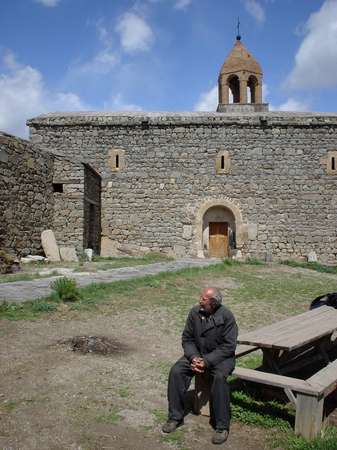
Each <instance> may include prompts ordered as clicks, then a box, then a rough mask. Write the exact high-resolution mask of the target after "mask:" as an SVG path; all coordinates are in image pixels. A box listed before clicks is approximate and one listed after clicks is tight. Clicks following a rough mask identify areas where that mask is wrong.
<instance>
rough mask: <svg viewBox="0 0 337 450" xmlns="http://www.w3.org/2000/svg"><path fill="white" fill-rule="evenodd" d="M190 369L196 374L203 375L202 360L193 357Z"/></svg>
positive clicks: (204, 365)
mask: <svg viewBox="0 0 337 450" xmlns="http://www.w3.org/2000/svg"><path fill="white" fill-rule="evenodd" d="M191 369H192V370H193V372H196V373H204V372H205V369H206V364H205V361H204V360H203V358H200V357H199V356H195V357H194V358H193V359H192V361H191Z"/></svg>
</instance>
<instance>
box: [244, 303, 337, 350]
mask: <svg viewBox="0 0 337 450" xmlns="http://www.w3.org/2000/svg"><path fill="white" fill-rule="evenodd" d="M331 309H333V308H331V307H326V306H324V307H321V308H316V309H315V310H312V311H306V312H305V313H302V314H298V315H297V316H293V317H289V318H287V319H285V320H282V321H280V322H275V323H273V324H271V325H267V326H265V327H263V328H260V329H258V330H254V331H250V332H248V333H244V334H243V335H240V336H239V338H238V341H239V343H240V344H241V343H242V344H246V343H250V344H251V345H255V344H254V342H255V341H256V339H264V338H268V337H274V336H278V335H279V334H280V333H282V332H284V331H286V332H287V333H289V330H291V329H294V328H296V327H297V326H298V325H299V324H301V323H302V324H304V323H306V322H308V321H309V322H311V321H312V320H313V319H314V318H315V317H319V316H322V315H325V314H326V313H327V311H330V310H331ZM249 341H250V342H249Z"/></svg>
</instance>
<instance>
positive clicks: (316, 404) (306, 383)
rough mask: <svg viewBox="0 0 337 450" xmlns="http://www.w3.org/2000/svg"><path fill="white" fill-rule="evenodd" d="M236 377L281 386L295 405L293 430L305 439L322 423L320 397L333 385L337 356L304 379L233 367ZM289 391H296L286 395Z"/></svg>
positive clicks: (335, 382)
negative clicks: (293, 393) (336, 358)
mask: <svg viewBox="0 0 337 450" xmlns="http://www.w3.org/2000/svg"><path fill="white" fill-rule="evenodd" d="M233 375H234V376H236V377H237V378H240V379H243V380H247V381H253V382H255V383H262V384H267V385H271V386H275V387H280V388H283V389H284V390H285V392H286V394H287V395H288V397H289V398H290V400H291V401H293V403H294V404H295V406H296V418H295V432H296V434H300V435H301V436H303V437H305V438H306V439H312V438H314V437H316V436H317V435H318V434H319V432H320V430H321V427H322V422H323V406H324V399H325V397H326V396H327V395H329V394H330V393H331V392H333V391H334V390H335V389H336V388H337V360H335V361H333V362H331V363H329V364H328V365H327V366H326V367H324V368H323V369H321V370H320V371H318V372H317V373H316V374H315V375H313V376H312V377H310V378H308V379H307V380H301V379H298V378H291V377H286V376H283V375H277V374H273V373H266V372H259V371H258V370H254V369H246V368H243V367H236V368H235V370H234V372H233ZM289 391H290V392H291V393H292V392H295V393H296V394H297V395H296V397H295V395H292V396H289Z"/></svg>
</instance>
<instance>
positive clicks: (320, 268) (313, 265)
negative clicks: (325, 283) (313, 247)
mask: <svg viewBox="0 0 337 450" xmlns="http://www.w3.org/2000/svg"><path fill="white" fill-rule="evenodd" d="M281 264H285V265H287V266H290V267H302V268H304V269H311V270H316V272H321V273H333V274H335V275H337V266H325V265H324V264H320V263H318V262H299V261H288V260H287V261H282V263H281Z"/></svg>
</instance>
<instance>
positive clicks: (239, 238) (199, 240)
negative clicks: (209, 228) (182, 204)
mask: <svg viewBox="0 0 337 450" xmlns="http://www.w3.org/2000/svg"><path fill="white" fill-rule="evenodd" d="M214 207H218V208H224V209H226V210H229V212H230V213H231V214H232V215H233V217H234V220H235V228H236V248H237V249H240V248H242V246H243V244H244V242H245V241H246V239H247V238H248V236H247V227H246V226H245V225H244V224H243V222H242V214H241V211H240V208H239V206H238V205H237V204H236V203H234V202H233V200H231V199H228V198H218V199H212V200H207V201H205V202H204V203H203V204H202V205H201V206H200V208H199V209H198V210H197V213H196V217H195V219H196V222H195V225H196V233H195V239H196V249H197V255H198V256H199V257H202V258H204V257H205V254H204V248H203V233H204V216H205V214H206V213H207V211H208V210H210V209H211V208H214Z"/></svg>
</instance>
